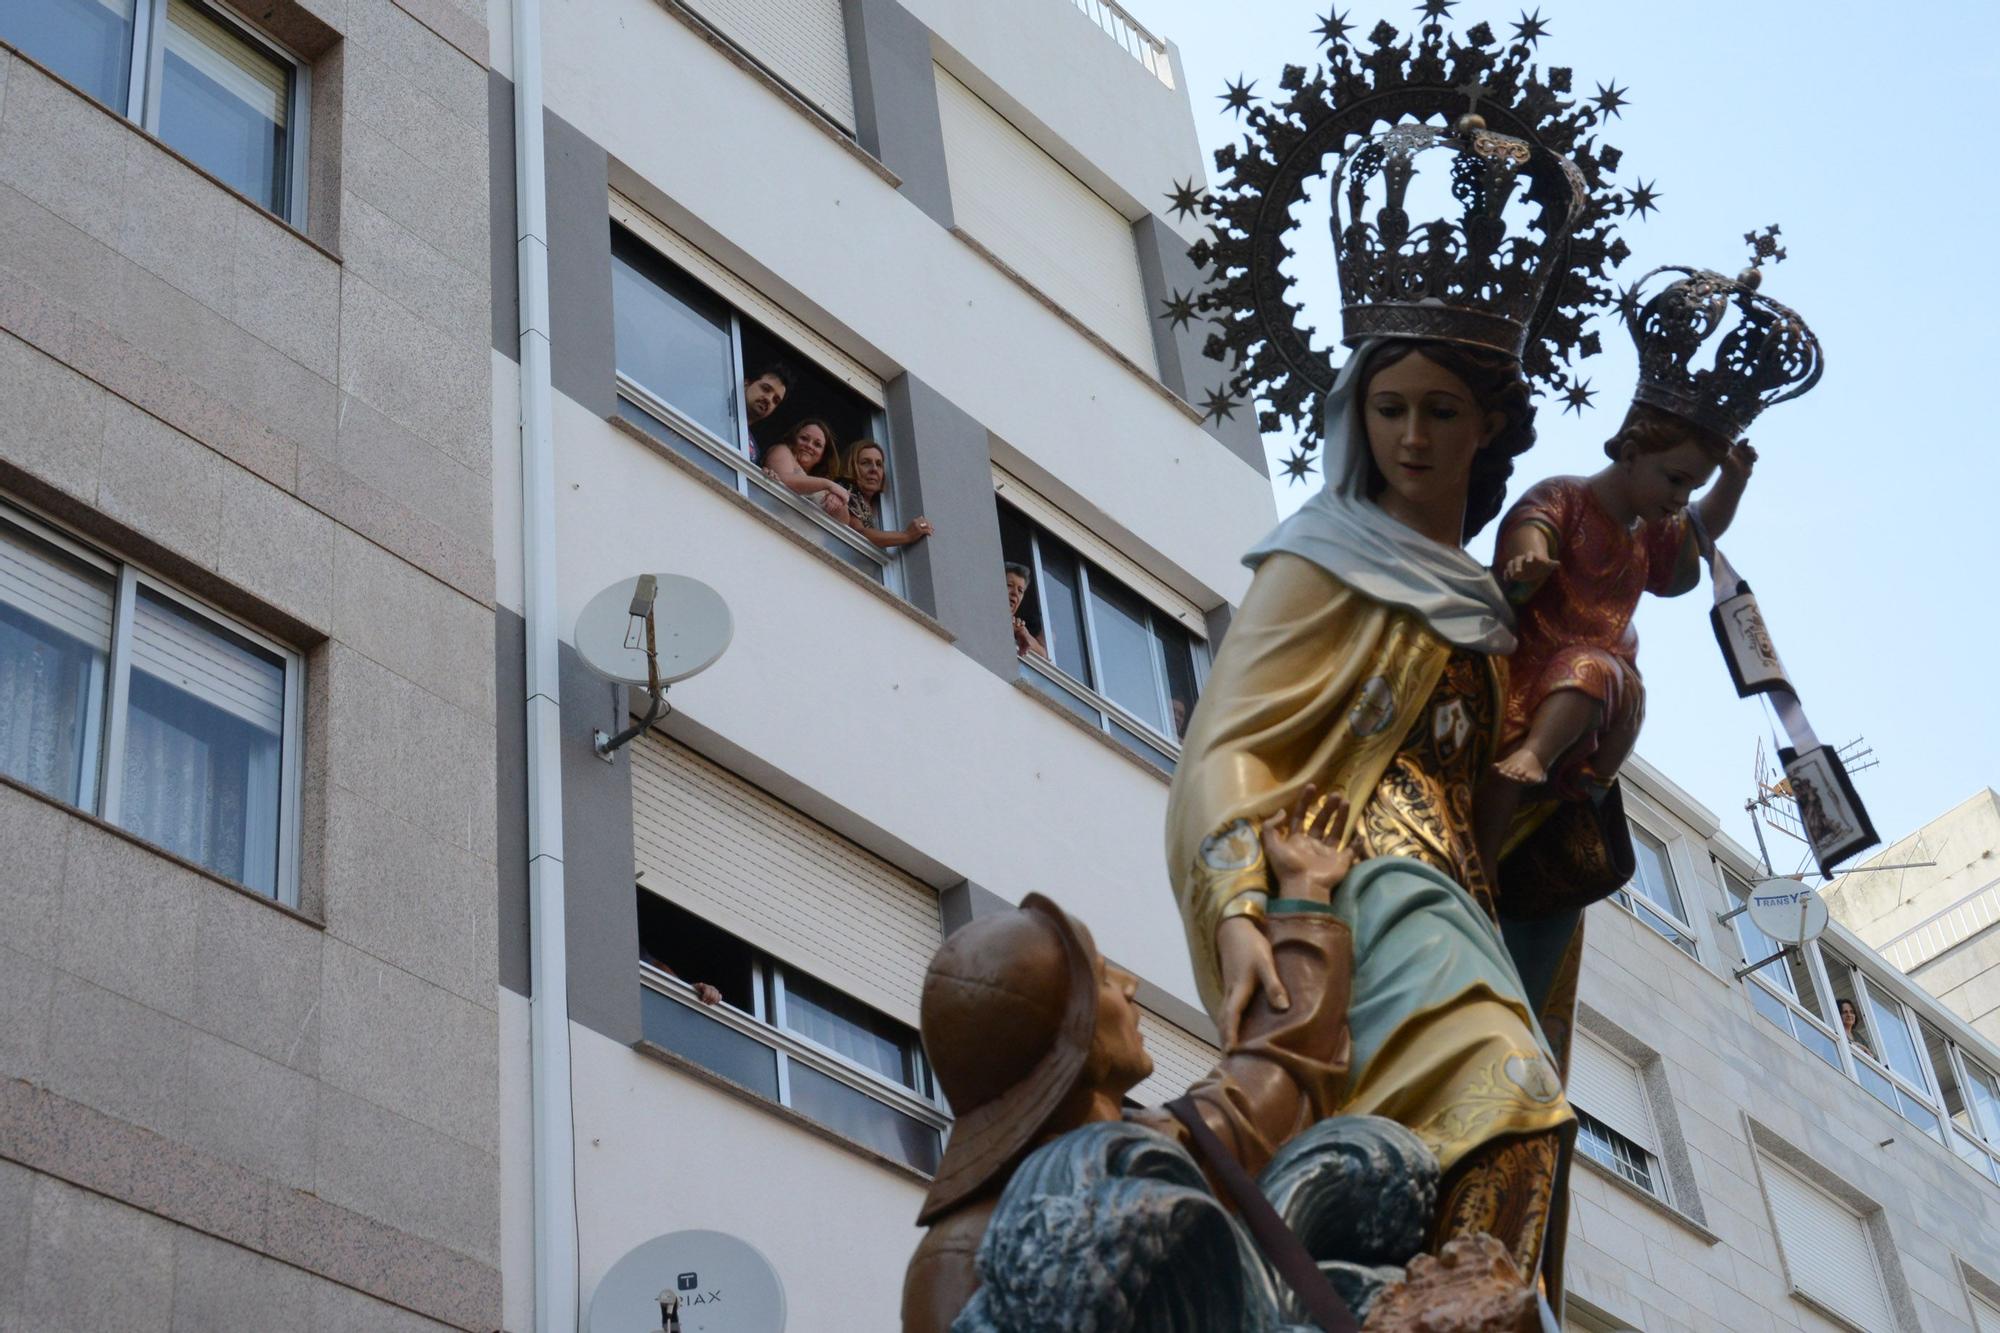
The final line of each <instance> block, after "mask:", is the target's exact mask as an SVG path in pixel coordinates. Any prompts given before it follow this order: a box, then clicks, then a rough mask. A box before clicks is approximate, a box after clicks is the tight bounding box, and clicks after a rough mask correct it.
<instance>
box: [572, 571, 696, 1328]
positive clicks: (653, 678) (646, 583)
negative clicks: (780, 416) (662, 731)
mask: <svg viewBox="0 0 2000 1333" xmlns="http://www.w3.org/2000/svg"><path fill="white" fill-rule="evenodd" d="M659 596H660V580H659V577H658V576H657V575H654V574H641V575H640V576H639V582H638V585H637V586H636V587H634V588H633V589H632V601H631V609H630V610H629V611H628V612H627V613H626V614H628V615H630V616H631V617H632V619H634V620H640V621H644V622H645V627H646V693H647V694H648V695H650V696H651V697H652V700H653V705H652V707H651V708H649V709H647V710H646V716H644V717H642V718H640V719H639V720H638V721H637V722H634V723H633V724H632V725H631V726H629V727H627V728H625V730H623V731H621V732H619V733H618V734H617V735H616V736H611V735H607V734H605V731H604V729H603V728H602V727H600V728H598V729H597V730H596V731H595V732H593V733H592V734H591V743H592V744H593V745H594V746H595V747H596V749H597V757H598V758H599V759H609V758H611V756H612V754H613V753H614V752H616V751H617V749H618V747H619V746H621V745H624V744H625V743H626V742H628V741H630V740H631V739H632V738H633V737H634V736H637V735H638V734H639V733H640V732H642V731H644V730H645V729H646V728H648V727H650V726H652V725H653V724H654V723H655V722H658V721H659V720H660V714H661V713H664V712H665V711H666V708H667V692H666V690H665V689H663V688H662V687H661V685H660V644H659V636H658V632H657V631H656V630H655V629H654V626H653V604H654V602H656V601H658V600H659ZM630 638H631V635H630V634H629V633H628V634H627V645H626V646H627V647H630V646H631V644H630ZM675 1304H676V1305H678V1304H679V1301H678V1300H676V1301H675ZM675 1322H676V1323H678V1322H679V1320H675Z"/></svg>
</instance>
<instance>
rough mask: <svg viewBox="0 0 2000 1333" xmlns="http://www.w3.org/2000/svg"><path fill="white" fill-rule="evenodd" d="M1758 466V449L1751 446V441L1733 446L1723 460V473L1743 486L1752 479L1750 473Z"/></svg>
mask: <svg viewBox="0 0 2000 1333" xmlns="http://www.w3.org/2000/svg"><path fill="white" fill-rule="evenodd" d="M1756 466H1757V451H1756V450H1755V449H1752V448H1751V447H1750V441H1748V440H1745V441H1743V442H1742V443H1741V444H1738V445H1735V446H1733V447H1732V448H1731V449H1730V451H1729V453H1728V454H1727V455H1726V456H1725V457H1724V458H1723V460H1722V475H1723V476H1725V477H1727V478H1729V480H1731V481H1733V482H1735V483H1736V484H1737V485H1738V486H1741V485H1742V484H1743V483H1744V482H1746V481H1748V480H1750V473H1751V472H1752V471H1753V470H1754V469H1755V468H1756Z"/></svg>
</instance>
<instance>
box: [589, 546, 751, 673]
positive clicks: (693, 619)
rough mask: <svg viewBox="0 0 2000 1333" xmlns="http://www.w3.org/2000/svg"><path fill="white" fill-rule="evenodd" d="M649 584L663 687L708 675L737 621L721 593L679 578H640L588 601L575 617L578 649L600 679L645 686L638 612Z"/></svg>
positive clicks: (643, 643) (643, 641) (642, 629)
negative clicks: (705, 672) (702, 673)
mask: <svg viewBox="0 0 2000 1333" xmlns="http://www.w3.org/2000/svg"><path fill="white" fill-rule="evenodd" d="M649 581H650V584H651V587H652V588H653V590H654V592H653V600H652V608H653V625H654V630H655V644H656V646H657V647H658V649H659V655H660V684H662V685H671V684H673V683H674V682H675V681H677V680H686V679H687V678H688V677H689V676H692V675H696V674H698V673H699V672H702V671H706V670H707V669H708V668H709V667H711V666H714V665H715V659H716V658H718V657H720V656H722V652H723V650H724V649H725V648H727V647H729V640H730V636H731V635H733V634H734V633H735V632H736V622H735V621H734V619H732V618H731V616H730V614H729V604H728V603H727V602H725V601H723V600H722V594H721V593H718V592H717V591H716V590H715V589H713V588H711V587H709V586H708V585H707V584H706V583H703V582H701V581H700V580H698V579H690V578H684V577H682V576H681V575H679V574H637V575H634V576H633V577H631V578H629V579H622V580H620V581H619V582H617V583H614V584H612V585H611V586H610V587H608V588H606V589H605V590H604V591H603V592H601V593H599V594H597V596H595V597H593V598H591V599H590V601H589V602H588V603H587V604H586V605H585V606H584V608H583V614H582V615H580V616H578V617H577V618H576V650H577V652H579V653H581V654H583V660H584V661H585V662H586V663H588V664H589V666H590V669H591V670H592V671H595V672H596V673H597V674H598V675H600V676H605V677H608V678H609V679H611V680H615V681H617V682H618V683H619V684H621V685H637V686H640V687H641V688H644V687H645V685H646V684H647V679H646V621H645V611H644V610H643V609H636V610H635V606H637V604H638V603H639V602H643V600H644V598H643V596H642V594H643V593H644V591H645V586H644V585H646V584H648V582H649Z"/></svg>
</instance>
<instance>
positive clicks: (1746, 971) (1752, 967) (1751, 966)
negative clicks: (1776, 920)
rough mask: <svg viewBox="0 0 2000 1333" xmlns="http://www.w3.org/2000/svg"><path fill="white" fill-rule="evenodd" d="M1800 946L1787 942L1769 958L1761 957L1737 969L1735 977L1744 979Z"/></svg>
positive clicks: (1739, 979)
mask: <svg viewBox="0 0 2000 1333" xmlns="http://www.w3.org/2000/svg"><path fill="white" fill-rule="evenodd" d="M1798 947H1799V946H1798V945H1796V944H1787V945H1786V946H1785V947H1784V948H1782V949H1780V950H1778V951H1777V952H1776V953H1774V954H1772V955H1771V956H1770V957H1769V958H1759V959H1758V960H1757V961H1756V962H1754V963H1745V964H1744V965H1743V966H1741V967H1739V968H1737V969H1736V972H1735V977H1736V979H1737V980H1738V981H1741V980H1743V978H1745V977H1747V976H1749V975H1750V974H1751V973H1752V972H1755V971H1756V970H1757V969H1758V968H1760V967H1769V966H1770V965H1771V964H1772V963H1775V962H1777V961H1778V960H1779V959H1780V958H1783V957H1784V956H1785V955H1786V954H1788V953H1790V952H1791V951H1792V950H1794V949H1796V948H1798Z"/></svg>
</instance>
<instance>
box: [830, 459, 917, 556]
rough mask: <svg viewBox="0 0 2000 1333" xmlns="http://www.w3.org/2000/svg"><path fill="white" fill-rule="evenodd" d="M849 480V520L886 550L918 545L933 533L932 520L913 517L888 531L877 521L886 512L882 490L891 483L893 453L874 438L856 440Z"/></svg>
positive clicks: (846, 478) (847, 471)
mask: <svg viewBox="0 0 2000 1333" xmlns="http://www.w3.org/2000/svg"><path fill="white" fill-rule="evenodd" d="M842 479H843V480H844V481H846V482H847V523H848V526H849V527H851V528H853V529H854V530H855V531H856V532H858V533H860V534H861V535H862V536H864V537H866V538H867V539H868V540H869V541H871V542H874V543H875V544H876V545H877V546H880V547H881V548H883V549H884V550H894V549H895V548H897V547H899V546H914V545H916V544H917V543H918V542H920V541H922V540H923V539H924V538H926V537H928V536H930V535H931V531H932V529H931V521H930V520H929V519H927V518H922V517H918V518H913V519H911V520H910V521H909V522H908V523H907V524H905V525H904V526H903V527H901V528H898V529H894V530H884V529H882V528H878V527H876V526H875V524H876V523H877V522H878V521H879V520H880V518H881V515H882V492H883V491H885V490H887V489H888V486H889V455H888V452H887V451H886V450H884V449H883V448H882V446H881V445H879V444H877V443H875V441H873V440H856V441H855V442H854V447H853V448H851V449H849V450H848V451H847V466H846V467H845V468H844V469H843V470H842Z"/></svg>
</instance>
